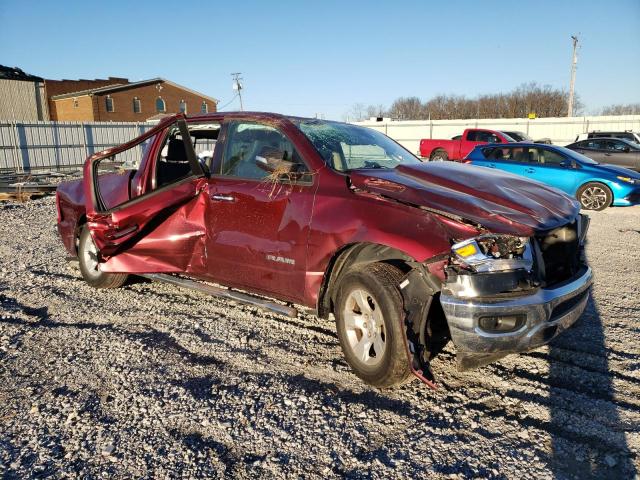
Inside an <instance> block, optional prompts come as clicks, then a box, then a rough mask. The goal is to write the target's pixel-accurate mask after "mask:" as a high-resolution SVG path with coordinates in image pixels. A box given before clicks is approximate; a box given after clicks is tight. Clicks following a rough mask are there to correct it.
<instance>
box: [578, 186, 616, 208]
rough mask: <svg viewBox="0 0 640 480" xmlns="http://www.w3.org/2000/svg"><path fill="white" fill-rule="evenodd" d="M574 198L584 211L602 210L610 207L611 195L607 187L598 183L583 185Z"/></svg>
mask: <svg viewBox="0 0 640 480" xmlns="http://www.w3.org/2000/svg"><path fill="white" fill-rule="evenodd" d="M576 198H577V199H578V201H579V202H580V206H581V207H582V208H584V209H585V210H596V211H600V210H604V209H605V208H608V207H610V206H611V203H612V202H613V193H611V190H610V189H609V187H607V186H606V185H605V184H603V183H599V182H589V183H585V184H584V185H582V186H581V187H580V188H579V189H578V193H576Z"/></svg>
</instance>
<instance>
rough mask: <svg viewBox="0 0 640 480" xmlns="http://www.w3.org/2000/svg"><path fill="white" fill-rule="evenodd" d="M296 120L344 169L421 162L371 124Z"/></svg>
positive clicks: (334, 164) (322, 153)
mask: <svg viewBox="0 0 640 480" xmlns="http://www.w3.org/2000/svg"><path fill="white" fill-rule="evenodd" d="M295 123H296V125H297V126H298V128H300V130H301V131H302V133H304V134H305V136H306V137H307V138H308V139H309V140H310V141H311V143H313V146H314V147H316V150H317V151H318V153H319V154H320V156H321V157H322V158H323V159H324V161H325V162H326V164H327V165H329V166H330V167H332V168H333V169H335V170H338V171H340V172H346V171H349V170H355V169H359V168H395V167H397V166H398V165H401V164H404V165H407V164H416V163H420V160H418V159H417V158H416V157H415V156H414V155H413V154H412V153H411V152H409V151H408V150H405V149H404V148H403V147H401V146H400V145H398V144H397V143H396V142H394V141H393V140H391V139H390V138H389V137H387V136H386V135H383V134H382V133H380V132H377V131H375V130H373V129H370V128H366V127H359V126H356V125H349V124H346V123H338V122H328V121H323V120H299V121H296V122H295Z"/></svg>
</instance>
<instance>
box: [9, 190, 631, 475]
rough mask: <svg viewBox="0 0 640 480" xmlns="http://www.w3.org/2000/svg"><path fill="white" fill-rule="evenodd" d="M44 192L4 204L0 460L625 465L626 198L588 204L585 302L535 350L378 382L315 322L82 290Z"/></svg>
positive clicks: (271, 468) (209, 470)
mask: <svg viewBox="0 0 640 480" xmlns="http://www.w3.org/2000/svg"><path fill="white" fill-rule="evenodd" d="M54 223H55V206H54V201H53V198H45V199H42V200H37V201H32V202H29V203H24V204H17V203H4V204H0V225H1V231H0V300H1V310H0V317H1V318H0V477H3V478H25V477H86V478H103V477H109V478H111V477H118V478H132V477H158V478H169V477H171V478H177V477H183V478H187V477H191V478H193V477H196V478H205V477H222V476H228V477H256V476H269V477H271V478H292V477H301V478H315V477H323V478H325V477H326V478H333V477H349V478H370V477H371V478H390V477H409V478H415V477H429V478H473V477H477V478H536V479H538V478H590V477H595V478H634V476H635V475H636V471H640V464H639V463H640V456H639V453H640V452H639V449H640V285H639V284H640V281H639V278H640V274H639V273H638V267H639V266H640V249H639V248H638V247H639V246H640V207H633V208H626V209H622V208H618V209H609V210H607V211H605V212H601V213H594V214H592V225H591V231H590V237H589V238H590V243H589V246H588V256H589V258H590V261H591V264H592V266H593V268H594V270H595V273H596V277H597V278H596V284H595V287H594V290H593V293H594V299H593V301H592V302H591V303H590V305H589V307H588V310H587V312H586V313H585V315H584V316H583V317H582V319H581V320H580V322H579V323H578V325H577V326H576V327H575V328H574V329H572V330H570V331H569V332H567V333H566V334H565V335H564V336H563V337H561V338H559V339H557V340H556V341H554V342H553V343H552V345H550V346H549V347H544V348H541V349H538V350H536V351H533V352H531V353H528V354H526V355H517V356H510V357H508V358H505V359H503V360H502V361H500V362H497V363H495V364H493V365H491V366H488V367H484V368H481V369H479V370H475V371H472V372H467V373H459V372H456V370H455V368H454V363H453V360H454V350H453V348H452V347H448V348H447V349H446V350H445V352H444V353H443V354H442V355H441V356H440V357H439V359H438V360H437V361H436V365H435V371H436V375H437V378H438V380H439V385H440V388H439V389H438V390H437V391H432V390H429V389H428V388H426V387H425V386H423V385H422V384H420V383H419V382H417V381H414V382H412V383H410V384H408V385H405V386H403V387H402V388H399V389H395V390H391V391H379V390H376V389H372V388H369V387H367V386H365V385H364V384H362V383H361V382H360V381H359V380H358V379H357V378H356V377H355V376H353V375H352V374H351V373H350V372H349V369H348V367H347V365H346V364H345V362H344V361H343V360H342V355H341V352H340V347H339V345H338V341H337V338H336V335H335V333H334V330H335V329H334V325H333V324H332V322H330V321H324V320H317V319H316V318H314V317H311V316H303V317H301V318H298V319H287V318H282V317H279V316H277V315H274V314H269V313H261V312H259V311H257V310H256V309H254V308H251V307H247V306H243V305H237V304H234V303H231V302H228V301H223V300H218V299H215V298H210V297H207V296H204V295H202V294H199V293H195V292H190V291H185V290H180V289H178V288H175V287H171V286H168V285H163V284H154V283H150V282H145V281H138V282H134V283H131V284H130V285H128V286H126V287H124V288H122V289H119V290H110V291H100V290H94V289H92V288H90V287H88V286H87V285H85V284H84V282H83V281H82V280H81V279H80V276H79V273H78V271H77V270H76V269H75V268H74V267H73V266H72V265H70V264H68V263H67V262H66V261H65V256H66V254H65V252H64V250H63V248H62V245H61V243H60V241H59V240H58V237H57V234H56V231H55V228H54Z"/></svg>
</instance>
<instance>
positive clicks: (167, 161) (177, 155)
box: [156, 137, 191, 188]
mask: <svg viewBox="0 0 640 480" xmlns="http://www.w3.org/2000/svg"><path fill="white" fill-rule="evenodd" d="M190 173H191V166H190V165H189V160H188V159H187V152H186V150H185V147H184V142H183V141H182V139H181V138H175V137H173V138H170V139H169V143H168V144H167V156H166V157H161V158H160V160H159V161H158V165H157V167H156V188H159V187H161V186H164V185H169V184H170V183H173V182H175V181H176V180H179V179H180V178H183V177H186V176H187V175H189V174H190Z"/></svg>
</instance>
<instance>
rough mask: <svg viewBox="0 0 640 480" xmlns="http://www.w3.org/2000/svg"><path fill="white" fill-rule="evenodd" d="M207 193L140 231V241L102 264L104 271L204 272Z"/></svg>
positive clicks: (169, 212) (168, 212) (160, 215)
mask: <svg viewBox="0 0 640 480" xmlns="http://www.w3.org/2000/svg"><path fill="white" fill-rule="evenodd" d="M207 205H208V202H207V193H206V192H204V191H200V193H198V194H197V196H195V197H194V198H192V199H191V200H189V201H188V202H187V203H185V204H183V205H181V206H179V207H177V208H176V209H171V208H170V207H168V208H167V212H166V213H165V212H162V213H160V214H159V215H158V216H157V217H156V218H154V220H153V222H151V223H149V224H148V225H147V226H146V227H145V231H143V232H140V234H139V235H138V237H140V239H139V240H138V241H137V242H136V243H134V244H133V245H132V246H130V247H128V248H126V249H125V250H123V251H122V252H120V253H118V254H116V255H114V256H112V257H110V258H109V259H108V260H107V261H106V262H105V263H104V264H102V265H101V267H100V268H101V270H102V271H104V272H114V273H115V272H126V273H194V274H202V273H205V272H206V257H207V253H206V241H205V240H206V228H205V221H204V219H205V210H206V208H207Z"/></svg>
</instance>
